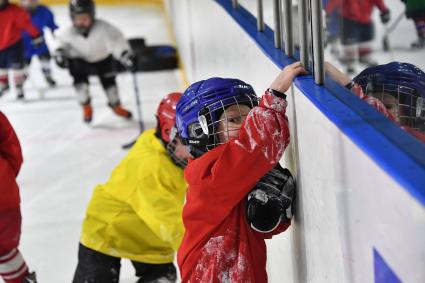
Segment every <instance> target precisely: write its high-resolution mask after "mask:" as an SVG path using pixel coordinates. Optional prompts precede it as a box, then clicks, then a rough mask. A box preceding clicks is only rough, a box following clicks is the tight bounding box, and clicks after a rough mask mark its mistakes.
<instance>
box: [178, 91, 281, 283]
mask: <svg viewBox="0 0 425 283" xmlns="http://www.w3.org/2000/svg"><path fill="white" fill-rule="evenodd" d="M286 106H287V102H286V101H285V100H283V99H281V98H277V97H275V96H273V95H271V94H269V93H266V94H265V95H264V96H263V97H262V99H261V101H260V105H259V106H258V107H255V108H253V109H252V110H251V111H250V113H249V114H248V116H247V118H246V119H245V121H244V124H243V125H242V127H241V128H240V130H239V135H238V138H237V139H234V140H231V141H229V142H228V143H226V144H223V145H220V146H218V147H217V148H215V149H213V150H211V151H209V152H207V153H205V154H204V155H203V156H201V157H199V158H197V159H195V160H192V161H190V163H189V165H188V167H187V168H186V170H185V178H186V181H187V182H188V185H189V188H188V192H187V195H186V204H185V206H184V208H183V223H184V226H185V229H186V232H185V235H184V238H183V242H182V245H181V246H180V249H179V251H178V255H177V261H178V265H179V268H180V273H181V277H182V282H191V283H202V282H241V283H242V282H243V283H249V282H267V273H266V245H265V241H264V239H267V238H271V236H272V235H273V234H276V233H280V232H282V231H284V230H286V229H287V228H288V227H289V224H282V225H281V226H280V227H278V229H276V230H275V231H274V233H271V234H263V233H259V232H255V231H254V230H252V229H251V228H250V227H249V225H248V224H247V222H246V215H245V203H246V201H245V200H246V196H247V194H248V193H249V192H250V191H251V189H252V188H253V187H254V185H255V184H256V183H257V181H258V180H259V179H260V178H261V177H263V176H264V174H265V173H267V172H268V171H269V170H271V169H272V168H273V167H274V166H275V165H276V164H277V162H278V161H279V160H280V158H281V157H282V154H283V151H284V149H285V148H286V146H287V145H288V143H289V129H288V121H287V118H286V116H285V110H286Z"/></svg>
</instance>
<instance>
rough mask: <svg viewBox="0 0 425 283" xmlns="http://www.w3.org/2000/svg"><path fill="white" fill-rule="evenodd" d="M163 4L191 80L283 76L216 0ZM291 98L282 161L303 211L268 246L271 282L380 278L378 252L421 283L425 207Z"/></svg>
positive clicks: (295, 94)
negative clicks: (295, 184)
mask: <svg viewBox="0 0 425 283" xmlns="http://www.w3.org/2000/svg"><path fill="white" fill-rule="evenodd" d="M166 3H167V7H168V11H169V12H170V14H171V18H172V20H173V25H174V30H175V35H176V37H177V43H178V47H179V49H180V50H179V51H180V54H181V56H182V59H183V61H184V63H185V66H186V68H187V72H188V74H189V79H190V82H194V81H196V80H201V79H206V78H208V77H212V76H221V77H236V78H239V79H242V80H245V81H247V82H249V83H251V84H252V85H253V87H254V88H255V90H256V91H257V93H258V94H262V92H263V91H264V90H265V89H266V88H267V87H268V85H269V84H270V83H271V81H272V80H273V79H274V77H275V76H276V75H277V73H278V72H279V70H278V68H277V67H276V66H275V65H274V64H273V63H272V62H271V61H270V60H269V58H267V57H266V55H265V54H264V53H263V52H262V51H261V50H260V49H259V48H258V47H257V46H256V45H255V43H254V42H253V41H252V40H251V39H250V38H249V37H248V35H247V34H246V33H245V32H244V31H243V30H242V29H241V28H240V27H239V26H238V25H237V23H236V22H234V20H233V19H232V18H231V17H229V15H228V14H227V13H226V12H225V11H224V10H223V9H222V8H221V7H220V6H219V5H218V4H217V3H215V2H214V1H209V0H196V1H195V0H185V1H181V2H180V1H179V3H178V4H176V1H170V0H168V1H166ZM183 15H184V16H183ZM419 61H420V60H419ZM288 101H289V108H288V118H289V121H290V125H291V134H292V139H291V144H290V146H289V148H288V149H287V151H286V153H285V156H284V159H283V160H282V161H283V164H284V165H286V166H287V167H289V168H290V169H291V171H292V172H294V173H295V175H296V176H297V182H298V199H297V211H296V218H295V221H294V223H293V225H292V227H291V228H290V229H289V230H288V231H287V232H286V233H284V234H282V235H279V236H278V237H275V238H274V239H273V240H271V241H268V243H267V245H268V274H269V279H270V282H273V283H279V282H335V283H337V282H362V283H363V282H374V280H375V279H374V262H375V260H376V259H374V257H373V255H374V254H373V250H374V249H376V250H377V251H378V252H379V254H380V255H381V256H382V257H383V259H384V260H385V262H386V263H387V264H388V265H389V266H390V268H391V270H392V271H393V272H394V273H395V274H396V276H397V277H398V278H399V279H400V280H401V281H402V282H418V283H419V282H424V281H425V270H424V268H423V267H424V266H425V243H424V240H423V239H425V209H424V207H423V205H422V204H421V203H419V202H418V201H417V200H415V199H414V198H413V197H412V196H411V195H410V194H409V193H408V192H407V191H406V190H405V189H404V188H402V187H401V186H400V185H399V184H398V183H397V182H396V181H395V180H394V179H392V178H391V176H389V175H388V174H387V173H386V172H385V171H383V170H382V169H381V168H380V167H379V166H378V165H377V164H376V163H375V162H374V161H373V160H371V159H370V158H369V157H368V156H367V155H366V154H365V153H364V152H363V151H361V150H360V149H359V148H358V147H357V146H356V145H355V144H354V143H353V142H352V141H351V140H350V139H349V138H348V137H347V136H345V135H344V134H343V133H342V132H341V131H340V130H339V129H338V128H337V127H336V126H335V125H334V124H333V123H332V122H331V121H330V120H328V119H327V118H326V117H325V116H324V115H323V114H322V113H321V112H320V111H319V110H318V109H317V108H316V107H315V106H314V105H313V104H312V103H311V102H310V100H308V99H307V98H306V97H305V96H304V95H303V94H302V93H301V92H300V90H298V89H296V88H294V89H293V90H292V95H290V96H289V98H288ZM295 113H296V115H295Z"/></svg>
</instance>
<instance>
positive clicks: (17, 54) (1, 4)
mask: <svg viewBox="0 0 425 283" xmlns="http://www.w3.org/2000/svg"><path fill="white" fill-rule="evenodd" d="M23 31H26V32H28V34H29V35H30V37H31V44H33V45H35V46H39V45H40V44H42V43H43V37H42V35H41V34H40V32H39V30H38V29H37V28H36V27H35V26H34V25H32V24H31V19H30V16H29V15H28V13H27V12H26V11H25V10H24V9H22V8H21V7H19V6H17V5H15V4H11V3H9V1H8V0H0V97H1V96H2V95H3V94H4V93H5V92H6V91H7V90H8V89H9V76H8V69H11V70H13V82H14V84H15V88H16V92H17V97H18V99H23V98H24V97H25V96H24V89H23V84H24V81H25V71H24V67H25V62H24V47H23V43H22V32H23Z"/></svg>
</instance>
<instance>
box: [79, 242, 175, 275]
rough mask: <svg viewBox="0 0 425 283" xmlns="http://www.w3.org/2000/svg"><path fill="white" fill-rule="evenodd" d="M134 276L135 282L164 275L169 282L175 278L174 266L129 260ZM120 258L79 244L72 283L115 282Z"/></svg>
mask: <svg viewBox="0 0 425 283" xmlns="http://www.w3.org/2000/svg"><path fill="white" fill-rule="evenodd" d="M131 263H132V264H133V266H134V268H135V270H136V276H137V277H140V279H139V280H138V281H137V283H148V282H154V280H156V279H158V278H161V277H166V278H167V279H168V280H170V282H175V281H176V279H177V273H176V268H175V267H174V264H173V263H164V264H149V263H143V262H136V261H131ZM120 268H121V259H120V258H119V257H113V256H109V255H105V254H102V253H100V252H97V251H94V250H92V249H90V248H87V247H85V246H83V245H82V244H80V246H79V249H78V265H77V270H76V271H75V274H74V279H73V280H72V283H113V282H114V283H115V282H118V281H119V278H120Z"/></svg>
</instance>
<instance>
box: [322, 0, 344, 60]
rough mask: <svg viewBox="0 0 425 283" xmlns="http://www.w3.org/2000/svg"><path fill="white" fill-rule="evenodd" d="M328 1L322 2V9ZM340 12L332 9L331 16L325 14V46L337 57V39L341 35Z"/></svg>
mask: <svg viewBox="0 0 425 283" xmlns="http://www.w3.org/2000/svg"><path fill="white" fill-rule="evenodd" d="M328 2H329V0H323V7H326V6H327V5H328ZM341 25H342V18H341V11H340V10H339V9H334V10H333V11H332V13H331V14H326V42H325V46H326V47H328V46H329V47H330V51H331V53H332V54H333V55H334V56H336V57H339V56H340V54H339V48H338V43H339V42H338V39H339V38H340V35H341Z"/></svg>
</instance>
